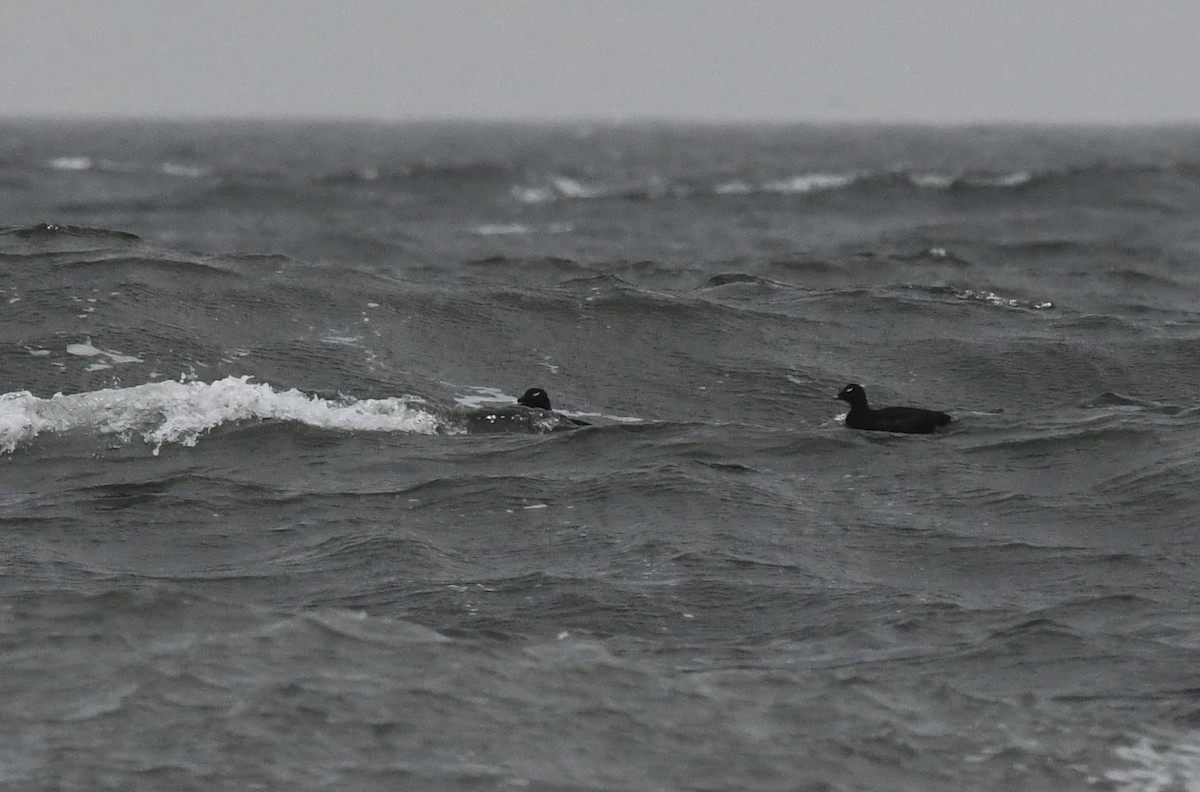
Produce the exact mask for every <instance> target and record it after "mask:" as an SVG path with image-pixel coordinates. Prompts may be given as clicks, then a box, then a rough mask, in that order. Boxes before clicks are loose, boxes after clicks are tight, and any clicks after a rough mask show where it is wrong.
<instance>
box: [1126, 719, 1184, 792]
mask: <svg viewBox="0 0 1200 792" xmlns="http://www.w3.org/2000/svg"><path fill="white" fill-rule="evenodd" d="M1197 736H1198V735H1197V734H1196V733H1192V734H1191V735H1188V736H1186V737H1184V738H1183V739H1178V740H1175V739H1172V738H1171V737H1167V738H1163V739H1152V738H1150V737H1141V738H1140V739H1139V740H1138V741H1137V742H1135V743H1134V744H1133V745H1128V746H1122V747H1119V748H1116V749H1115V750H1114V751H1113V753H1114V754H1116V756H1117V758H1119V759H1121V760H1122V761H1123V762H1125V763H1127V765H1126V766H1125V767H1120V768H1112V769H1110V770H1108V771H1106V772H1105V773H1104V778H1105V780H1107V781H1111V782H1112V783H1114V784H1116V785H1117V786H1116V788H1117V789H1119V790H1122V792H1135V790H1136V791H1137V792H1148V791H1150V790H1163V792H1166V790H1176V789H1178V790H1184V791H1185V792H1197V791H1200V744H1198V743H1197V741H1196V737H1197Z"/></svg>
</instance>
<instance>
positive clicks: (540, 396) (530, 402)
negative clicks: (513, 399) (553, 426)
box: [517, 388, 550, 410]
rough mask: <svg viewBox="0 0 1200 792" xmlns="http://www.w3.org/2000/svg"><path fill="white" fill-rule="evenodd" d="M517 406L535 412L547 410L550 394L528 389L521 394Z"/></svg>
mask: <svg viewBox="0 0 1200 792" xmlns="http://www.w3.org/2000/svg"><path fill="white" fill-rule="evenodd" d="M517 404H521V405H524V406H526V407H533V408H534V409H536V410H549V409H550V394H548V393H546V391H544V390H542V389H541V388H530V389H529V390H527V391H525V393H523V394H521V398H519V399H517Z"/></svg>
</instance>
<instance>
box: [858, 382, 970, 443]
mask: <svg viewBox="0 0 1200 792" xmlns="http://www.w3.org/2000/svg"><path fill="white" fill-rule="evenodd" d="M837 398H839V399H841V400H842V401H844V402H848V403H849V404H850V412H848V413H846V426H848V427H850V428H851V429H863V430H866V431H869V432H903V433H905V434H930V433H932V432H933V431H934V430H935V429H937V428H938V427H941V426H945V425H946V424H948V423H950V422H951V421H952V420H954V419H953V418H951V417H950V415H949V414H947V413H944V412H940V411H938V410H927V409H925V408H923V407H880V408H879V409H877V410H872V409H871V407H870V405H869V404H867V392H866V390H864V389H863V386H862V385H859V384H857V383H851V384H849V385H847V386H846V387H844V388H842V391H841V393H839V394H838V395H837Z"/></svg>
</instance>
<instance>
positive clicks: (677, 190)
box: [510, 162, 1186, 204]
mask: <svg viewBox="0 0 1200 792" xmlns="http://www.w3.org/2000/svg"><path fill="white" fill-rule="evenodd" d="M1172 175H1175V176H1177V177H1179V178H1186V174H1183V173H1181V172H1180V171H1179V170H1178V169H1177V168H1168V167H1157V166H1147V165H1116V164H1112V163H1105V162H1100V163H1094V164H1091V165H1084V166H1077V167H1065V168H1060V169H1054V168H1050V169H1040V170H1039V169H1036V168H1019V167H1018V168H1012V169H966V170H938V169H927V168H919V167H905V166H901V167H892V168H877V169H869V168H868V169H854V170H828V169H821V168H812V169H806V170H802V171H798V172H795V173H791V174H786V173H784V174H776V175H770V176H760V177H754V178H750V177H747V176H743V175H733V174H726V175H714V174H707V175H705V174H681V175H676V176H671V177H664V176H661V175H657V174H655V175H651V176H649V177H642V178H639V179H624V178H622V179H617V180H612V181H608V180H603V179H598V180H588V179H584V178H577V177H571V176H566V175H563V174H557V173H551V174H546V175H544V176H541V177H540V178H538V179H536V180H535V181H534V183H525V184H517V185H514V186H513V187H512V188H511V189H510V194H511V196H512V197H513V198H515V199H516V200H517V201H518V202H520V203H525V204H544V203H551V202H557V201H580V200H621V199H624V200H655V199H671V198H690V197H715V198H726V197H732V198H744V197H747V196H749V197H754V196H807V195H813V196H815V195H821V194H836V193H842V192H848V191H862V192H866V193H868V194H869V193H879V192H882V193H888V194H890V193H894V192H896V191H901V192H909V193H916V194H930V195H937V194H956V195H961V194H969V193H982V194H1007V193H1017V192H1021V191H1025V190H1029V189H1035V188H1038V187H1042V186H1046V187H1051V188H1074V189H1088V190H1093V189H1103V188H1104V185H1109V186H1112V187H1113V188H1119V187H1120V186H1121V185H1126V186H1127V183H1128V181H1129V180H1131V179H1135V178H1137V177H1140V176H1150V177H1152V178H1155V179H1162V178H1169V177H1170V176H1172ZM1126 198H1128V196H1126Z"/></svg>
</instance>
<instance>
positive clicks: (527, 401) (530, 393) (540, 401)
mask: <svg viewBox="0 0 1200 792" xmlns="http://www.w3.org/2000/svg"><path fill="white" fill-rule="evenodd" d="M517 404H519V405H521V406H522V407H529V408H530V409H533V410H545V411H546V412H553V408H552V407H551V406H550V394H548V393H546V390H545V388H530V389H529V390H527V391H525V392H524V393H523V394H521V398H519V399H517ZM560 417H561V418H562V419H563V420H564V421H568V422H569V423H571V424H572V425H574V426H591V424H590V423H588V422H587V421H581V420H579V419H578V418H570V417H568V416H566V415H562V416H560Z"/></svg>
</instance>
